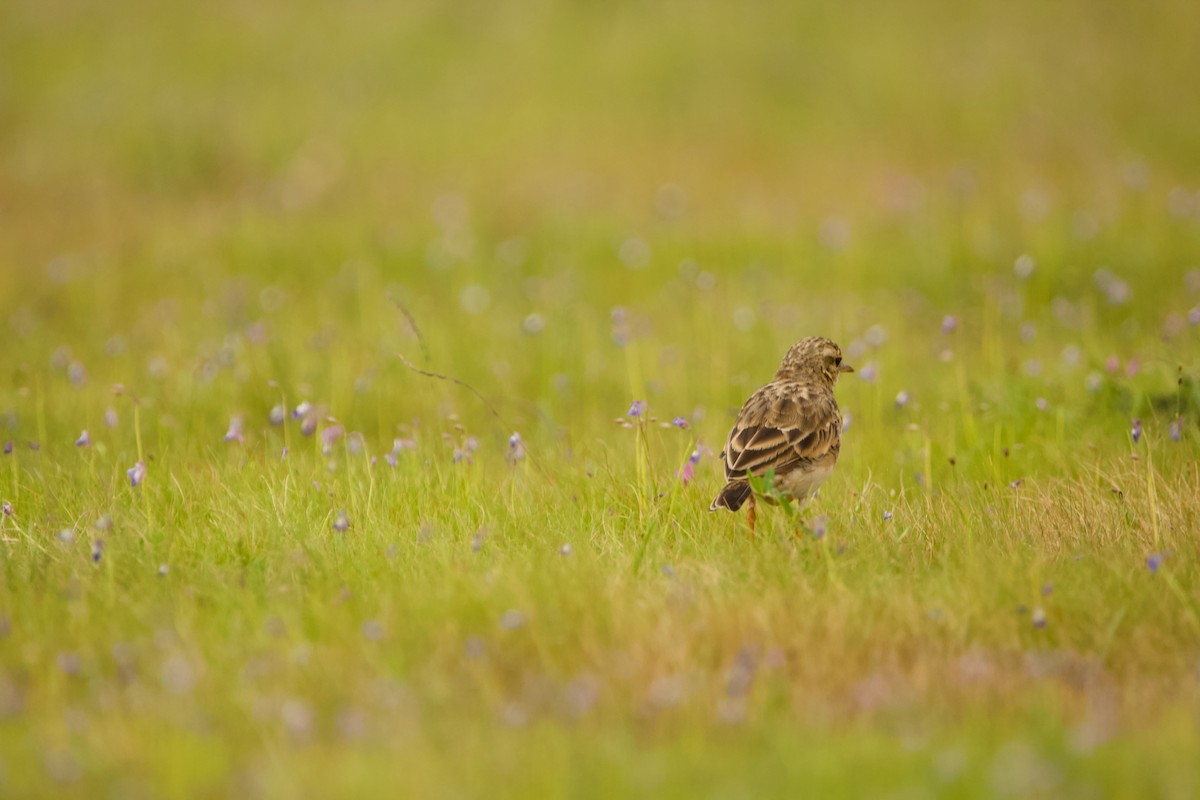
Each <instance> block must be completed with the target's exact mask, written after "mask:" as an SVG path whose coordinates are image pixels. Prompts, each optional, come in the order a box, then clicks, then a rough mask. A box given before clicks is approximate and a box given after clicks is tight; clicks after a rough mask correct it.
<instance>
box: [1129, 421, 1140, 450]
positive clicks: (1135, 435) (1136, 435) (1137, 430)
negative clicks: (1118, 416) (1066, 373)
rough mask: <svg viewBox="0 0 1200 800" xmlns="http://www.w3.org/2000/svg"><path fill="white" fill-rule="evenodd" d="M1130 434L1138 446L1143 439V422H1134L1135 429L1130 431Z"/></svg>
mask: <svg viewBox="0 0 1200 800" xmlns="http://www.w3.org/2000/svg"><path fill="white" fill-rule="evenodd" d="M1129 434H1130V435H1131V436H1133V443H1134V444H1137V443H1138V442H1139V441H1141V438H1142V421H1141V420H1140V419H1135V420H1134V421H1133V427H1132V428H1130V429H1129Z"/></svg>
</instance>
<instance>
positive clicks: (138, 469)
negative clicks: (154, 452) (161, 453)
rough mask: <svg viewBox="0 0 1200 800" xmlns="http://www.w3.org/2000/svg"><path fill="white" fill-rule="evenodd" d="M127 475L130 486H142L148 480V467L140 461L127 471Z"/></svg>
mask: <svg viewBox="0 0 1200 800" xmlns="http://www.w3.org/2000/svg"><path fill="white" fill-rule="evenodd" d="M125 474H126V475H128V476H129V485H130V486H134V487H136V486H140V485H141V483H142V481H144V480H145V479H146V465H145V463H143V462H141V461H139V462H137V463H136V464H134V465H133V466H132V467H130V468H129V469H127V470H125Z"/></svg>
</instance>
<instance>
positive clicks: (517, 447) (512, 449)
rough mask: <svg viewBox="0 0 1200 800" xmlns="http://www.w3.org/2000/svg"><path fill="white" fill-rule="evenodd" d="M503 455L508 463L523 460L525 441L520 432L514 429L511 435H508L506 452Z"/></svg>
mask: <svg viewBox="0 0 1200 800" xmlns="http://www.w3.org/2000/svg"><path fill="white" fill-rule="evenodd" d="M504 457H505V459H506V460H507V461H508V463H510V464H515V463H517V462H518V461H522V460H524V458H525V442H524V441H523V440H522V439H521V434H519V433H517V432H515V431H514V432H513V435H512V436H510V437H508V452H507V453H506V454H505V456H504Z"/></svg>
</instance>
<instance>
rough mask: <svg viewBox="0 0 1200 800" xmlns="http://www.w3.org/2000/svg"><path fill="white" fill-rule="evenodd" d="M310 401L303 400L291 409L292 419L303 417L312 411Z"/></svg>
mask: <svg viewBox="0 0 1200 800" xmlns="http://www.w3.org/2000/svg"><path fill="white" fill-rule="evenodd" d="M312 410H313V407H312V403H310V402H308V401H307V400H305V401H304V402H302V403H301V404H300V405H298V406H296V407H295V408H294V409H292V419H304V418H305V417H307V416H308V415H309V414H311V413H312Z"/></svg>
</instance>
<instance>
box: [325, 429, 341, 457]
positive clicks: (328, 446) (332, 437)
mask: <svg viewBox="0 0 1200 800" xmlns="http://www.w3.org/2000/svg"><path fill="white" fill-rule="evenodd" d="M345 434H346V429H345V428H343V427H342V426H341V425H337V424H334V425H330V426H329V427H328V428H326V429H325V430H323V431H321V452H322V453H324V454H325V455H329V454H330V453H332V452H333V446H334V444H336V443H337V441H338V440H339V439H341V438H342V436H344V435H345Z"/></svg>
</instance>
